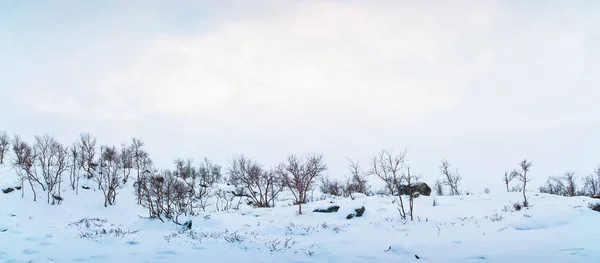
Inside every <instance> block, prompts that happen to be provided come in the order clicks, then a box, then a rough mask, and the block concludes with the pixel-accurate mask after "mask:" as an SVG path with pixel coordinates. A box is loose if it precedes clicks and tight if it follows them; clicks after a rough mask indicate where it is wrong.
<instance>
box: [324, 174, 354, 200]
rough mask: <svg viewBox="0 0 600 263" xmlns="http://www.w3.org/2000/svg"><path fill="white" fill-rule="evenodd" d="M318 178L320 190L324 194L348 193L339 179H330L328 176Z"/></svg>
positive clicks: (342, 194) (337, 194) (343, 194)
mask: <svg viewBox="0 0 600 263" xmlns="http://www.w3.org/2000/svg"><path fill="white" fill-rule="evenodd" d="M319 180H320V181H321V186H320V188H321V192H322V193H324V194H327V195H333V196H346V195H347V194H348V193H347V192H346V190H347V189H346V188H345V187H344V186H343V183H341V182H340V181H339V180H334V179H331V178H330V177H329V176H321V178H319Z"/></svg>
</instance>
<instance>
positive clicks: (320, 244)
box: [0, 166, 600, 263]
mask: <svg viewBox="0 0 600 263" xmlns="http://www.w3.org/2000/svg"><path fill="white" fill-rule="evenodd" d="M67 180H68V179H67ZM16 181H17V180H16V176H15V175H14V171H12V170H11V169H10V168H9V167H4V166H0V188H2V189H4V188H6V187H8V186H15V185H17V184H16ZM90 186H91V187H92V189H90V190H83V189H81V190H80V191H79V194H78V195H75V193H74V192H73V191H71V190H70V189H68V188H67V186H66V184H65V185H63V188H65V189H66V190H64V191H63V193H62V196H63V197H64V202H63V203H62V204H61V205H57V206H51V205H48V204H47V203H46V201H45V200H44V199H43V195H42V199H39V200H38V201H37V202H33V199H32V197H31V194H30V193H29V192H28V191H27V187H26V189H25V197H24V198H21V192H20V191H15V192H12V193H9V194H3V193H0V262H128V263H132V262H244V263H250V262H278V263H279V262H390V263H391V262H419V261H426V262H490V263H492V262H501V263H507V262H530V263H534V262H544V263H547V262H561V263H562V262H588V263H589V262H600V213H598V212H595V211H592V210H590V209H589V208H588V203H590V202H594V200H593V199H590V198H585V197H573V198H566V197H559V196H551V195H546V194H536V193H530V203H531V205H532V207H530V208H529V209H523V210H521V211H511V210H510V209H511V207H510V204H511V202H518V201H520V200H521V198H522V196H521V194H520V193H491V194H481V195H469V196H454V197H435V198H436V199H437V205H436V206H433V205H432V204H433V199H434V197H428V196H422V197H420V198H418V199H416V201H415V212H414V213H415V221H412V222H411V221H402V220H400V218H399V216H398V211H397V198H395V197H389V196H387V197H386V196H373V197H363V196H357V198H354V200H351V199H344V198H327V199H325V200H322V201H317V202H312V203H310V204H307V205H305V206H304V209H303V210H304V211H305V214H303V215H297V214H296V211H297V207H295V206H290V205H289V204H288V202H287V201H282V202H280V203H279V204H278V206H277V207H276V208H269V209H252V208H249V207H242V208H241V209H240V210H228V211H224V212H214V211H213V212H205V213H203V214H201V215H199V216H196V217H194V218H193V225H192V230H186V231H182V229H183V228H182V227H181V226H179V225H176V224H173V223H162V222H160V221H158V220H148V219H144V218H141V217H140V216H146V214H147V212H146V210H144V208H143V207H141V206H139V205H137V204H136V201H135V197H134V194H133V188H132V187H131V185H129V186H128V187H126V188H124V189H122V190H121V191H120V192H119V195H118V197H117V204H116V205H115V206H109V207H108V208H105V207H103V197H102V194H101V193H100V192H99V191H97V190H94V184H92V183H90ZM330 205H339V206H340V207H341V208H340V210H339V211H338V212H337V213H331V214H325V213H312V212H311V211H312V210H313V209H315V208H327V207H329V206H330ZM361 206H364V207H365V208H366V212H365V213H364V215H363V216H362V217H356V218H353V219H350V220H348V219H346V216H347V215H348V213H350V212H352V211H353V210H354V209H356V208H359V207H361ZM505 206H506V207H507V208H509V209H505ZM86 219H87V220H86ZM415 255H417V256H418V257H419V259H417V258H416V257H415Z"/></svg>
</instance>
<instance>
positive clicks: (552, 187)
mask: <svg viewBox="0 0 600 263" xmlns="http://www.w3.org/2000/svg"><path fill="white" fill-rule="evenodd" d="M563 179H564V178H561V177H556V176H550V177H548V179H547V180H546V183H545V184H544V185H542V186H540V188H539V190H540V193H546V194H552V195H562V196H568V195H569V191H568V190H567V186H566V185H565V183H564V182H563Z"/></svg>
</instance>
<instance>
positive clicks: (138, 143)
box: [131, 138, 152, 204]
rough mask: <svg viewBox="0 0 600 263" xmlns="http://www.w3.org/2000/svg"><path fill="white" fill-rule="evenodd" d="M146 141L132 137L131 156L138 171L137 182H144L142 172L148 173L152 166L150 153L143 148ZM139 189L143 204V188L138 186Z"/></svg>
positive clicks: (139, 200) (139, 196)
mask: <svg viewBox="0 0 600 263" xmlns="http://www.w3.org/2000/svg"><path fill="white" fill-rule="evenodd" d="M143 147H144V142H143V141H142V140H141V139H138V138H132V139H131V158H132V162H133V168H134V169H135V171H136V175H137V177H136V184H138V185H139V184H141V183H142V174H148V173H149V172H151V171H150V169H149V168H150V167H152V161H151V160H150V155H149V154H148V153H147V152H146V151H145V150H144V149H143ZM136 189H137V197H138V204H142V199H141V197H142V193H141V191H142V189H141V188H140V187H136Z"/></svg>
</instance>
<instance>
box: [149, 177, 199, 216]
mask: <svg viewBox="0 0 600 263" xmlns="http://www.w3.org/2000/svg"><path fill="white" fill-rule="evenodd" d="M140 189H141V194H142V196H141V198H140V199H141V200H142V205H143V206H144V207H146V208H147V209H148V214H149V216H150V218H156V219H159V220H161V221H164V220H163V219H169V220H172V221H173V222H175V223H177V224H179V221H178V219H179V216H180V215H184V214H189V213H190V210H189V207H190V205H189V204H188V203H187V202H188V201H189V200H190V199H189V198H188V197H189V194H190V193H191V190H190V188H189V186H188V184H187V183H186V182H185V181H184V180H183V179H182V178H180V177H177V176H174V175H173V173H172V172H171V171H169V170H164V171H162V172H161V173H158V172H157V171H154V172H150V171H147V172H144V173H142V175H141V183H140Z"/></svg>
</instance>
